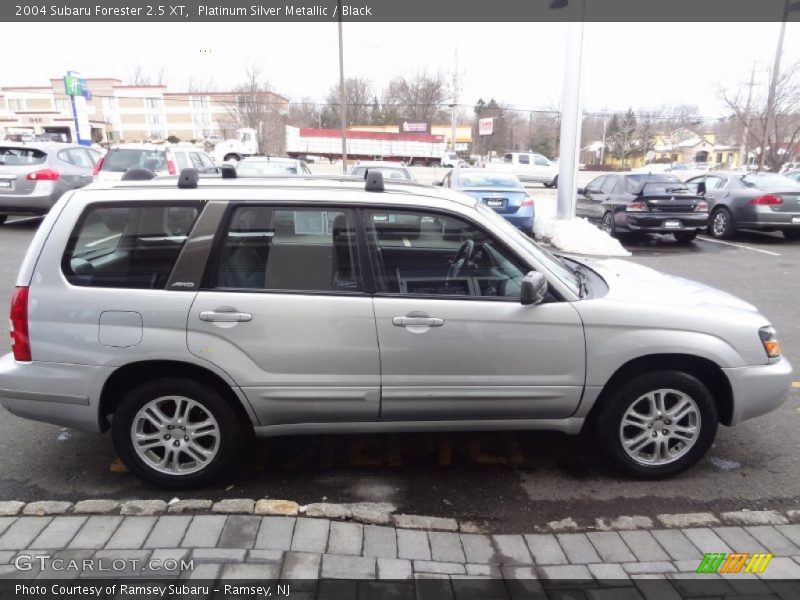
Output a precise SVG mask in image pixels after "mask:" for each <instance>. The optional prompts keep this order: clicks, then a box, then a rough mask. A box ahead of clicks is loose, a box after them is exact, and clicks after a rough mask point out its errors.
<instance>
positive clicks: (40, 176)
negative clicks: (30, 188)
mask: <svg viewBox="0 0 800 600" xmlns="http://www.w3.org/2000/svg"><path fill="white" fill-rule="evenodd" d="M59 177H61V175H59V173H58V171H56V170H55V169H41V170H40V171H34V172H33V173H28V174H27V175H26V176H25V179H27V180H28V181H55V180H56V179H58V178H59Z"/></svg>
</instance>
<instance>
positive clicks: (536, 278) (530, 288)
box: [519, 271, 547, 306]
mask: <svg viewBox="0 0 800 600" xmlns="http://www.w3.org/2000/svg"><path fill="white" fill-rule="evenodd" d="M546 295H547V280H546V279H545V278H544V275H542V274H541V273H538V272H536V271H531V272H530V273H528V274H527V275H525V277H523V278H522V288H521V289H520V293H519V301H520V304H523V305H525V306H527V305H529V304H541V303H542V300H544V297H545V296H546Z"/></svg>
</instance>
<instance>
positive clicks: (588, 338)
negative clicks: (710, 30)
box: [0, 170, 791, 487]
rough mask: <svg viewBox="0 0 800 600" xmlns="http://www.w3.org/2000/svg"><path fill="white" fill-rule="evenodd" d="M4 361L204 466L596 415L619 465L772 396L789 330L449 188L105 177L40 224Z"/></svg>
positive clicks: (145, 468)
mask: <svg viewBox="0 0 800 600" xmlns="http://www.w3.org/2000/svg"><path fill="white" fill-rule="evenodd" d="M11 336H12V340H13V354H8V355H6V356H4V357H3V358H2V359H0V399H2V403H3V405H4V406H5V407H6V408H7V409H8V410H9V411H11V412H12V413H14V414H16V415H19V416H22V417H26V418H30V419H38V420H42V421H48V422H51V423H57V424H59V425H65V426H69V427H74V428H78V429H82V430H86V431H98V432H99V431H103V430H105V429H107V428H108V427H109V426H110V428H111V430H112V434H113V438H114V443H115V445H116V448H117V451H118V453H119V455H120V457H121V458H122V459H123V460H124V462H125V463H126V464H127V466H128V467H129V468H130V470H131V471H133V472H134V473H136V474H137V475H139V476H140V477H142V478H143V479H146V480H148V481H151V482H154V483H157V484H160V485H165V486H171V487H189V486H197V485H201V484H203V483H205V482H207V481H209V480H211V479H212V478H214V477H215V476H217V475H219V474H221V473H223V472H225V470H226V469H228V468H230V466H231V465H232V464H233V463H234V461H235V460H236V457H237V454H238V453H239V452H240V451H241V450H242V444H243V440H244V439H246V437H247V436H246V435H243V434H244V433H247V432H248V431H254V432H255V433H256V434H257V435H267V436H269V435H284V434H313V433H339V432H378V431H429V430H489V429H492V430H510V429H516V430H528V429H553V430H559V431H564V432H567V433H573V434H574V433H578V432H580V431H581V430H582V429H584V428H591V430H592V431H594V432H595V433H596V434H597V437H598V438H599V441H600V443H601V445H602V447H603V448H604V450H605V451H606V452H607V454H608V456H609V457H610V459H611V460H612V461H613V462H614V463H615V464H616V465H617V466H618V467H620V468H622V469H623V470H624V471H626V472H628V473H630V474H633V475H635V476H639V477H645V478H654V477H662V476H668V475H672V474H674V473H678V472H680V471H682V470H684V469H686V468H687V467H689V466H690V465H692V464H693V463H695V462H696V461H697V460H698V459H700V458H701V457H702V456H703V455H704V454H705V452H706V451H707V450H708V448H709V446H710V445H711V443H712V441H713V439H714V436H715V434H716V430H717V425H718V423H722V424H725V425H734V424H736V423H739V422H740V421H742V420H744V419H749V418H752V417H756V416H758V415H762V414H764V413H766V412H768V411H771V410H773V409H775V408H776V407H777V406H779V405H780V403H781V402H782V401H783V399H784V397H785V396H786V393H787V390H788V388H789V385H790V382H791V367H790V365H789V363H788V361H787V360H786V359H785V358H783V357H782V356H781V354H780V349H779V346H778V342H777V340H776V337H775V332H774V330H773V329H772V328H771V327H770V324H769V323H768V322H767V320H766V319H765V318H764V317H763V316H762V315H760V314H759V313H758V311H757V310H756V309H755V308H754V307H753V306H751V305H749V304H747V303H745V302H743V301H741V300H739V299H737V298H735V297H733V296H730V295H728V294H726V293H723V292H719V291H716V290H714V289H711V288H708V287H705V286H703V285H700V284H697V283H693V282H690V281H687V280H684V279H679V278H676V277H670V276H666V275H662V274H659V273H657V272H655V271H653V270H651V269H648V268H645V267H641V266H637V265H633V264H630V263H627V262H624V261H620V260H590V259H577V258H566V257H556V256H554V255H552V254H550V253H549V252H547V251H546V250H545V249H543V248H542V247H540V246H539V245H537V244H536V243H535V242H533V241H532V240H530V239H529V238H528V237H526V236H525V235H524V234H522V233H520V232H519V231H517V230H516V229H515V228H514V227H513V226H511V225H509V224H508V223H506V222H505V221H504V220H503V219H502V218H501V217H499V216H498V215H496V214H495V213H494V212H493V211H492V210H491V209H489V208H487V207H486V206H484V205H482V204H481V203H480V202H476V201H475V200H474V199H472V198H469V197H467V196H463V195H460V194H458V193H455V192H452V191H448V190H444V189H434V188H431V187H426V186H422V185H418V184H410V183H394V182H393V183H391V184H390V183H386V184H385V185H384V183H383V180H382V178H381V177H380V175H379V174H370V175H368V177H367V181H366V185H365V182H364V181H363V180H356V179H353V178H329V179H324V178H311V177H308V178H306V177H301V178H274V179H263V180H261V179H257V180H252V179H250V180H244V179H238V180H237V179H216V180H215V179H202V180H199V182H198V178H197V174H196V172H195V173H193V172H191V170H187V171H185V172H183V173H182V174H181V176H180V178H179V183H178V184H177V185H176V180H175V178H172V179H156V180H153V181H147V182H121V183H119V184H116V185H112V186H111V187H106V188H101V187H90V188H85V189H82V190H79V191H76V192H74V193H71V194H68V195H67V196H65V197H64V198H63V199H62V200H61V201H59V203H58V204H57V205H56V206H55V207H54V208H53V210H52V211H51V212H50V213H49V215H48V216H47V217H46V219H45V220H44V222H43V223H42V224H41V226H40V227H39V230H38V232H37V234H36V236H35V238H34V240H33V242H32V243H31V246H30V249H29V250H28V253H27V256H26V258H25V261H24V263H23V265H22V268H21V270H20V273H19V277H18V280H17V288H16V291H15V293H14V297H13V302H12V307H11Z"/></svg>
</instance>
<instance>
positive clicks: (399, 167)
mask: <svg viewBox="0 0 800 600" xmlns="http://www.w3.org/2000/svg"><path fill="white" fill-rule="evenodd" d="M367 171H377V172H378V173H380V174H381V175H383V177H384V179H404V180H406V181H414V177H413V176H412V175H411V171H409V170H408V168H406V166H405V165H404V164H403V163H396V162H389V161H385V160H375V161H364V160H362V161H359V162H358V163H357V164H356V165H355V166H353V167H350V170H349V171H348V172H347V174H348V175H354V176H355V177H362V178H363V177H365V176H366V174H367Z"/></svg>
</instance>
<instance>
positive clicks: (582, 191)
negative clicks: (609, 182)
mask: <svg viewBox="0 0 800 600" xmlns="http://www.w3.org/2000/svg"><path fill="white" fill-rule="evenodd" d="M575 192H576V193H578V194H580V195H581V196H583V195H584V194H585V193H586V189H585V188H578V189H577V190H575Z"/></svg>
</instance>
